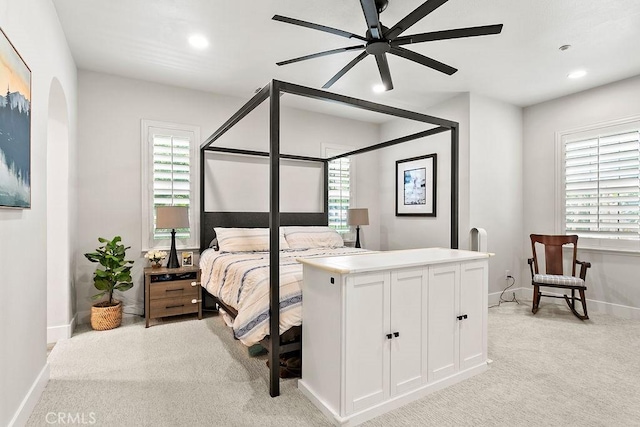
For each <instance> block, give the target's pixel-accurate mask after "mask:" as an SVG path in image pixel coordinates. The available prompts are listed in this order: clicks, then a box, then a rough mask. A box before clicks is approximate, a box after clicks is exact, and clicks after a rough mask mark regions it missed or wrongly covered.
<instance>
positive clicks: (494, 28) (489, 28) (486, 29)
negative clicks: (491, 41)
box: [391, 24, 502, 46]
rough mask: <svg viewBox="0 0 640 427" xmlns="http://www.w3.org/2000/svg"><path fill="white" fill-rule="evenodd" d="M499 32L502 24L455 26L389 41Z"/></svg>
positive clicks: (461, 36) (425, 39)
mask: <svg viewBox="0 0 640 427" xmlns="http://www.w3.org/2000/svg"><path fill="white" fill-rule="evenodd" d="M501 32H502V24H496V25H484V26H481V27H468V28H457V29H455V30H445V31H433V32H430V33H422V34H414V35H411V36H404V37H398V38H397V39H395V40H393V41H392V42H391V46H401V45H404V44H411V43H422V42H431V41H437V40H448V39H459V38H463V37H477V36H488V35H491V34H500V33H501Z"/></svg>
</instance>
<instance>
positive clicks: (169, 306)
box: [165, 304, 184, 308]
mask: <svg viewBox="0 0 640 427" xmlns="http://www.w3.org/2000/svg"><path fill="white" fill-rule="evenodd" d="M178 307H184V304H180V305H168V306H166V307H165V308H178Z"/></svg>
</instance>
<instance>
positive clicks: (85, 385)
mask: <svg viewBox="0 0 640 427" xmlns="http://www.w3.org/2000/svg"><path fill="white" fill-rule="evenodd" d="M488 327H489V357H490V358H491V359H492V360H493V363H492V364H491V366H490V369H489V370H488V371H487V372H485V373H483V374H480V375H477V376H475V377H473V378H471V379H469V380H466V381H463V382H462V383H460V384H456V385H454V386H451V387H449V388H446V389H444V390H441V391H438V392H435V393H433V394H431V395H429V396H427V397H425V398H423V399H421V400H419V401H416V402H413V403H411V404H409V405H406V406H404V407H402V408H400V409H397V410H395V411H392V412H389V413H387V414H385V415H382V416H380V417H378V418H375V419H373V420H371V421H369V422H367V423H365V424H364V425H367V426H385V427H387V426H427V425H429V426H454V425H455V426H460V425H464V426H574V425H575V426H636V425H640V321H632V320H623V319H619V318H615V317H612V316H608V315H600V314H592V316H591V320H588V321H585V322H582V321H580V320H578V319H577V318H575V317H574V316H573V315H572V314H571V313H570V312H569V311H568V309H567V308H566V307H563V306H556V305H554V304H546V305H544V304H543V305H542V307H541V309H540V311H539V312H538V314H536V315H535V316H533V315H532V314H531V311H530V306H529V305H528V304H526V303H523V304H522V305H516V304H513V303H510V304H503V305H502V306H501V307H496V308H491V309H489V324H488ZM265 360H266V359H265V357H264V356H263V357H259V358H250V357H248V355H247V348H246V347H244V346H243V345H242V344H240V343H239V342H238V341H235V340H234V339H233V338H232V335H231V331H230V329H229V328H227V327H226V326H224V324H223V322H222V319H221V318H220V317H218V316H213V317H208V318H206V319H204V320H202V321H198V320H191V319H190V318H185V319H180V321H176V322H170V323H164V324H161V325H158V326H154V327H151V328H149V329H145V328H144V322H143V321H142V320H137V319H134V320H133V321H129V322H128V323H127V324H125V325H123V326H121V327H120V328H118V329H114V330H111V331H103V332H96V331H90V330H87V329H86V328H85V329H83V330H79V331H78V332H77V333H76V334H75V335H74V336H73V337H72V338H71V339H69V340H65V341H60V342H59V343H58V344H57V345H56V346H55V347H54V349H53V351H52V352H51V355H50V356H49V363H50V365H51V380H50V381H49V384H48V385H47V387H46V390H45V391H44V393H43V395H42V397H41V399H40V402H39V403H38V405H37V406H36V408H35V410H34V412H33V414H32V415H31V418H30V419H29V423H28V425H29V426H46V425H51V423H50V421H51V420H52V419H53V418H52V415H51V414H56V415H55V416H58V415H57V414H60V413H62V414H71V417H72V418H69V417H68V416H67V418H66V420H67V421H69V420H71V421H75V422H77V423H76V425H78V424H81V423H82V422H83V423H84V424H85V425H88V424H91V425H95V426H113V427H117V426H218V425H220V426H326V425H330V424H329V422H328V421H327V420H326V419H325V418H324V416H323V415H322V414H321V413H320V411H319V410H317V409H316V408H315V407H314V406H313V405H312V404H311V403H310V402H309V401H308V400H307V399H306V398H305V397H304V396H303V395H302V394H301V393H300V392H299V391H298V390H297V388H296V380H283V381H282V382H281V393H282V394H281V396H279V397H277V398H271V397H270V396H269V392H268V369H267V368H266V365H265ZM73 417H75V418H73ZM81 417H82V418H81ZM81 420H82V422H80V421H81ZM66 424H67V425H73V423H69V422H67V423H66Z"/></svg>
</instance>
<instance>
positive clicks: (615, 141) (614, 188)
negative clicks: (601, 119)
mask: <svg viewBox="0 0 640 427" xmlns="http://www.w3.org/2000/svg"><path fill="white" fill-rule="evenodd" d="M639 131H640V121H637V119H635V121H631V122H626V123H620V122H618V123H616V124H610V125H603V126H599V127H596V128H591V129H584V130H580V131H575V132H571V133H564V134H561V138H560V141H561V147H562V162H561V166H562V175H561V176H562V178H563V186H562V189H563V192H562V193H563V194H562V198H563V203H562V204H561V206H562V210H563V218H562V221H561V228H562V231H563V232H564V233H565V234H577V235H578V236H580V237H581V238H584V239H586V240H587V243H588V244H595V246H600V247H610V248H614V249H627V248H631V249H638V248H640V245H639V243H640V133H639Z"/></svg>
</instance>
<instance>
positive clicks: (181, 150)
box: [142, 120, 200, 250]
mask: <svg viewBox="0 0 640 427" xmlns="http://www.w3.org/2000/svg"><path fill="white" fill-rule="evenodd" d="M198 141H200V129H199V128H197V127H193V126H186V125H178V124H172V123H162V122H153V121H149V120H143V121H142V142H143V143H142V162H143V164H142V171H143V174H142V190H143V197H142V200H143V206H142V224H143V232H142V248H143V250H147V249H152V248H153V249H159V248H169V246H170V239H171V230H156V228H155V214H156V209H155V208H156V207H157V206H188V207H189V225H190V227H189V228H183V229H176V245H177V246H178V247H179V248H183V249H185V248H197V247H198V222H199V214H198V213H199V209H198V203H197V201H198V193H197V177H198V175H197V166H198V165H197V157H196V153H197V149H198V146H197V144H198Z"/></svg>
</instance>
